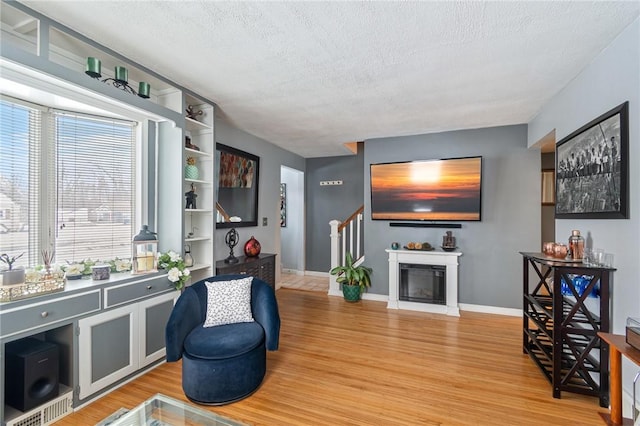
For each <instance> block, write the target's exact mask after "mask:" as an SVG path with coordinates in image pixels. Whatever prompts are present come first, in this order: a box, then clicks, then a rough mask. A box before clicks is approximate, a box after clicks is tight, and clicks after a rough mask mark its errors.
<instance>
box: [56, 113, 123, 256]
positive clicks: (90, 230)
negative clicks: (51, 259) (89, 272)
mask: <svg viewBox="0 0 640 426" xmlns="http://www.w3.org/2000/svg"><path fill="white" fill-rule="evenodd" d="M52 120H53V125H52V128H53V129H54V140H55V146H56V153H55V165H56V173H55V175H56V176H55V182H56V191H55V200H56V202H55V229H56V238H55V250H56V260H57V262H58V263H60V262H64V261H70V262H71V261H80V260H84V259H88V258H90V259H92V260H110V259H114V258H116V257H119V258H129V257H131V240H132V238H133V219H134V218H135V214H134V208H135V203H134V200H135V152H136V150H135V147H136V143H135V137H136V135H135V128H134V126H135V123H132V122H125V121H120V120H114V119H107V118H97V117H92V116H86V115H79V114H71V113H68V112H61V111H55V112H54V113H53V114H52ZM52 195H53V194H52Z"/></svg>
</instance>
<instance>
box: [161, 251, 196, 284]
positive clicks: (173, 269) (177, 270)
mask: <svg viewBox="0 0 640 426" xmlns="http://www.w3.org/2000/svg"><path fill="white" fill-rule="evenodd" d="M158 266H160V267H161V268H162V269H165V270H166V271H167V278H169V281H171V282H172V283H173V286H174V287H175V289H176V290H181V289H182V288H183V287H184V285H185V283H186V282H187V280H188V279H189V276H190V275H191V272H190V271H189V270H188V269H187V268H186V266H185V265H184V260H183V259H182V256H180V255H179V254H178V253H176V252H175V251H173V250H169V251H168V252H166V253H160V256H159V257H158Z"/></svg>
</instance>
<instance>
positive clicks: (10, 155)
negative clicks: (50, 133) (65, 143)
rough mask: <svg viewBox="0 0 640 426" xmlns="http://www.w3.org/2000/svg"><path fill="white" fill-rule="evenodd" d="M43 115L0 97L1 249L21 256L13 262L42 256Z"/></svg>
mask: <svg viewBox="0 0 640 426" xmlns="http://www.w3.org/2000/svg"><path fill="white" fill-rule="evenodd" d="M41 117H42V114H41V110H40V109H39V108H37V107H36V106H31V105H29V104H27V103H21V102H18V101H15V102H13V101H8V100H6V99H0V252H1V253H6V254H8V255H9V256H10V257H15V256H21V257H20V258H19V259H18V260H17V261H16V263H15V264H14V266H24V267H26V266H28V265H35V264H36V263H37V262H38V258H39V237H38V227H39V223H40V211H39V209H38V204H39V200H40V185H39V182H40V176H39V174H40V168H41V156H40V146H41V144H40V137H41V131H40V130H41V127H42V126H41V123H42V120H41ZM0 266H3V267H5V266H6V265H0Z"/></svg>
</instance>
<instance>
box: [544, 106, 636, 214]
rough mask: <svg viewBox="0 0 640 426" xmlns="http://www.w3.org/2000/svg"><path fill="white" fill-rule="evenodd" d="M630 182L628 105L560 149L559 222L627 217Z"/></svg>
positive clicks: (569, 138)
mask: <svg viewBox="0 0 640 426" xmlns="http://www.w3.org/2000/svg"><path fill="white" fill-rule="evenodd" d="M628 180H629V102H625V103H623V104H621V105H618V106H617V107H615V108H613V109H612V110H610V111H608V112H606V113H604V114H602V115H601V116H600V117H598V118H596V119H594V120H593V121H591V122H590V123H587V124H586V125H584V126H583V127H581V128H580V129H578V130H576V131H575V132H573V133H571V134H570V135H569V136H567V137H565V138H564V139H562V140H561V141H559V142H558V144H557V145H556V191H555V192H556V194H555V195H556V209H555V211H556V214H555V217H556V219H565V218H566V219H568V218H573V219H628V218H629V182H628ZM543 191H544V188H543Z"/></svg>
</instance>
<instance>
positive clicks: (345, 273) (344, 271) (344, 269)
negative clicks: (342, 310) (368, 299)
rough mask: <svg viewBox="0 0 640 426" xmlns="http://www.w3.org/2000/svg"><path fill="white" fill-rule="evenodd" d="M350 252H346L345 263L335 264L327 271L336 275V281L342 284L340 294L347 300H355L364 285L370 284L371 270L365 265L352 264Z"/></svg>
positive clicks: (357, 298)
mask: <svg viewBox="0 0 640 426" xmlns="http://www.w3.org/2000/svg"><path fill="white" fill-rule="evenodd" d="M354 263H355V262H354V260H353V257H352V256H351V253H349V252H347V255H346V259H345V264H344V265H342V266H336V267H335V268H333V269H332V270H331V271H330V272H329V273H330V274H331V275H337V276H338V279H337V280H336V281H337V282H338V283H340V284H342V295H343V296H344V300H346V301H347V302H357V301H358V300H360V295H361V294H362V292H363V291H364V290H365V288H366V287H370V286H371V274H372V273H373V270H372V269H371V268H368V267H366V266H362V265H358V266H354Z"/></svg>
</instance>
